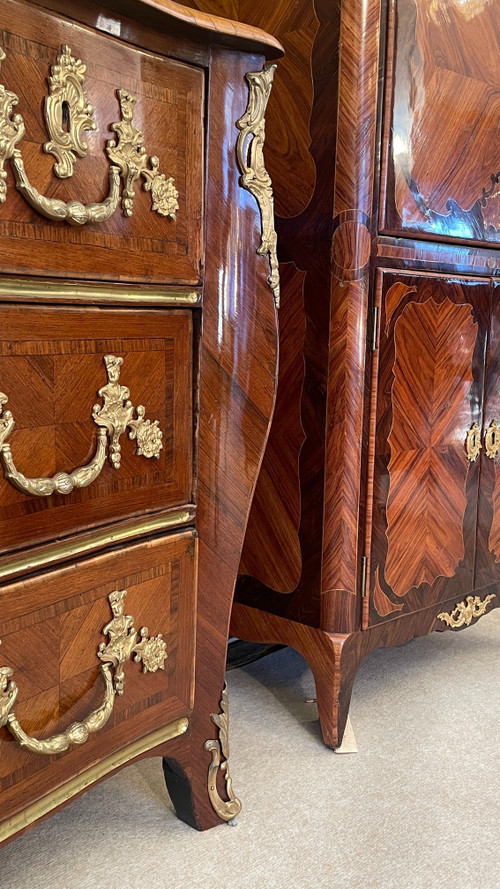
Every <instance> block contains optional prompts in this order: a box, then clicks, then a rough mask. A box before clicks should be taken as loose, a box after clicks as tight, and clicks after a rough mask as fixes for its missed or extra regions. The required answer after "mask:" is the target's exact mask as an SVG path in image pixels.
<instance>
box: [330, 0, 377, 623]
mask: <svg viewBox="0 0 500 889" xmlns="http://www.w3.org/2000/svg"><path fill="white" fill-rule="evenodd" d="M379 39H380V4H379V3H378V2H376V0H372V2H362V3H361V2H359V3H352V4H348V3H346V4H343V6H342V13H341V31H340V38H339V45H340V63H339V64H340V72H339V107H338V121H337V127H338V133H337V148H336V157H335V163H336V177H335V198H334V226H335V234H334V247H335V240H336V239H338V238H339V237H340V243H338V246H337V251H336V259H335V266H334V269H333V275H334V280H333V283H332V303H331V306H332V308H331V316H330V344H329V373H328V402H327V417H326V454H325V510H324V524H323V565H322V578H321V595H322V599H321V617H320V621H321V623H320V626H321V627H322V629H325V630H328V631H336V632H348V631H349V630H351V629H353V628H354V627H355V625H356V621H357V619H358V610H359V604H358V602H357V601H356V591H357V582H358V514H359V507H360V477H361V458H362V439H363V434H362V433H363V419H364V398H363V388H364V381H365V349H366V335H367V331H366V318H367V312H368V284H369V266H368V259H369V254H370V250H369V244H370V233H371V225H372V222H371V211H372V201H373V176H374V169H375V131H376V107H377V88H378V82H377V71H378V64H379V61H378V53H379ZM359 78H361V80H362V82H363V84H364V89H362V90H360V89H358V82H359Z"/></svg>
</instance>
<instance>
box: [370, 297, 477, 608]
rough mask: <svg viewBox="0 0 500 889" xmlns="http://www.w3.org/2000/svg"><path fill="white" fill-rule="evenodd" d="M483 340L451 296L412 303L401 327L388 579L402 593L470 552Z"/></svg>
mask: <svg viewBox="0 0 500 889" xmlns="http://www.w3.org/2000/svg"><path fill="white" fill-rule="evenodd" d="M476 339H477V323H476V324H475V323H474V319H473V317H472V313H471V307H470V306H467V305H464V306H456V305H454V304H453V303H452V302H451V301H450V300H449V299H445V300H443V302H441V303H440V304H437V303H435V302H434V300H432V299H429V300H427V301H426V302H425V303H420V304H417V303H414V302H411V303H409V304H407V305H406V307H405V309H404V310H403V312H402V313H401V314H400V316H399V318H398V320H397V322H396V325H395V330H394V340H395V343H394V345H395V360H394V367H393V375H394V383H393V387H392V397H391V401H392V427H391V431H390V433H389V445H390V448H391V459H390V462H389V466H388V469H389V476H390V485H389V496H388V498H387V541H388V548H387V559H386V564H385V578H386V580H387V583H388V584H389V586H391V587H392V589H393V591H394V592H395V594H396V595H397V596H404V595H405V594H406V593H407V592H408V590H409V589H410V588H411V587H413V586H415V587H418V586H420V585H421V584H422V583H428V584H432V583H433V582H434V581H435V580H436V578H437V577H440V576H445V577H453V575H454V573H455V570H456V568H457V565H458V563H459V562H460V561H461V560H462V559H463V557H464V553H465V549H464V540H463V532H462V524H463V520H464V515H465V509H466V505H467V499H466V491H465V489H466V481H467V474H468V462H467V456H466V453H465V450H464V445H463V439H464V436H465V434H466V430H467V428H468V422H467V420H468V418H464V406H465V409H467V407H468V401H469V397H470V392H471V384H472V381H473V376H472V358H473V354H474V348H475V344H476ZM464 419H465V421H466V422H465V424H464ZM416 528H418V535H416V536H415V537H414V538H413V542H412V544H411V545H410V546H408V541H409V540H410V539H411V537H412V533H414V529H416Z"/></svg>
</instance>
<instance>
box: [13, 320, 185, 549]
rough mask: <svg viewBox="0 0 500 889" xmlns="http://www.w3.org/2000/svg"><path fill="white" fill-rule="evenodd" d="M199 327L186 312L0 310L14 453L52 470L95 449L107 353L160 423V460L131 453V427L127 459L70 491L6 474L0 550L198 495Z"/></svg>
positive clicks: (24, 465) (27, 465)
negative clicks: (25, 487)
mask: <svg viewBox="0 0 500 889" xmlns="http://www.w3.org/2000/svg"><path fill="white" fill-rule="evenodd" d="M192 328H193V324H192V313H191V312H190V311H188V310H185V309H183V310H169V311H157V310H144V311H140V310H131V309H120V308H115V309H104V308H100V309H90V308H85V307H81V308H61V307H57V308H55V307H50V306H45V307H43V308H37V307H36V306H23V307H22V308H19V307H18V306H5V305H4V306H2V307H0V389H1V391H2V392H5V394H6V395H7V397H8V399H9V401H8V405H7V407H8V408H9V409H10V410H11V411H12V413H13V415H14V419H15V422H16V426H15V429H14V431H13V432H12V433H11V436H10V437H9V443H10V445H11V448H12V454H13V456H14V461H15V463H16V466H17V467H18V469H19V470H20V471H21V472H23V473H24V474H25V475H27V476H31V477H37V476H44V477H47V476H52V475H53V474H54V473H55V472H60V471H63V470H64V471H66V472H67V471H71V470H73V469H75V468H76V467H78V466H84V465H85V464H86V463H87V462H88V461H89V460H90V459H91V457H92V456H93V454H94V452H95V447H96V440H97V426H96V424H95V423H94V421H93V420H92V407H93V405H94V404H96V403H98V404H100V403H101V401H100V399H99V398H98V395H97V393H98V390H99V389H100V388H101V387H102V386H103V385H105V384H106V382H107V376H106V367H105V364H104V360H103V359H104V355H107V354H114V355H120V356H121V357H122V358H123V359H124V362H123V365H122V371H121V377H120V381H121V383H122V384H123V385H126V386H127V387H128V389H129V390H130V396H131V400H132V403H133V404H134V405H135V406H137V405H139V404H142V405H144V406H145V408H146V416H147V417H149V418H150V419H151V420H154V419H157V420H158V421H159V424H160V428H161V429H162V431H163V448H162V450H161V452H160V457H159V459H154V458H153V459H149V460H148V459H146V458H145V457H139V456H137V455H136V453H135V451H136V446H135V444H134V443H133V442H130V441H128V436H127V435H124V436H123V437H122V438H123V441H122V464H121V466H120V468H119V469H114V467H113V466H112V465H111V463H110V462H109V460H108V461H106V464H105V466H104V467H103V469H102V472H101V474H100V475H99V477H98V478H97V479H96V480H95V481H94V482H93V484H91V485H89V487H87V488H81V489H75V490H74V491H73V492H72V493H71V494H68V495H62V494H56V495H52V496H50V497H43V498H41V497H31V496H28V495H27V494H24V493H22V492H20V491H17V490H16V489H15V488H14V487H13V486H12V485H11V484H10V483H9V482H8V481H7V480H6V479H5V478H4V472H3V467H2V472H1V475H0V537H1V543H0V551H2V552H7V551H10V550H12V549H14V548H19V547H23V546H26V545H33V544H35V543H37V542H40V541H41V540H47V539H51V538H52V537H54V536H59V537H61V536H64V535H68V534H70V533H72V532H75V531H78V530H83V529H85V528H92V527H96V526H98V525H102V524H103V523H104V522H108V521H112V520H117V519H120V518H125V517H126V516H132V515H138V514H140V513H141V512H144V511H146V512H149V511H152V510H155V509H156V510H159V509H164V508H165V507H166V506H169V505H171V506H173V505H178V504H184V503H188V502H191V501H192V499H193V472H192V461H193V404H192V402H193V360H194V359H193V330H192Z"/></svg>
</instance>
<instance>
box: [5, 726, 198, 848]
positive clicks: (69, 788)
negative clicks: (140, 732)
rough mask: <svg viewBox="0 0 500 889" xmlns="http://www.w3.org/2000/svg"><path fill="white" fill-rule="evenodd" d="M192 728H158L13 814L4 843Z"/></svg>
mask: <svg viewBox="0 0 500 889" xmlns="http://www.w3.org/2000/svg"><path fill="white" fill-rule="evenodd" d="M188 727H189V722H188V720H187V719H186V718H185V717H183V718H182V719H177V720H176V721H175V722H171V723H170V724H169V725H167V726H164V727H163V728H160V729H156V731H154V732H151V734H149V735H146V736H145V737H144V738H139V739H138V740H137V741H134V742H133V743H132V744H129V745H128V746H127V747H124V748H123V749H122V750H119V751H118V752H117V753H113V754H111V755H110V756H107V757H106V759H103V760H102V761H101V762H98V763H96V765H94V766H92V767H91V768H89V769H87V770H86V771H85V772H83V773H82V774H81V775H77V776H76V777H75V778H72V779H71V780H70V781H67V782H66V783H65V784H62V785H61V787H58V788H57V790H54V791H53V792H52V793H50V794H48V795H47V796H46V797H44V799H41V800H39V801H38V802H36V803H33V804H32V805H31V806H28V807H27V808H26V809H24V810H23V811H22V812H18V813H17V814H16V815H13V816H12V818H9V819H8V820H7V821H6V822H5V823H4V824H1V825H0V843H3V842H4V840H7V839H8V838H9V837H10V836H12V834H14V833H17V832H18V831H19V830H23V829H24V828H25V827H29V826H30V825H31V824H33V823H34V822H35V821H38V819H39V818H43V816H44V815H48V814H49V812H51V811H52V810H53V809H55V808H57V807H58V806H61V805H62V804H63V803H66V802H67V801H68V800H70V799H71V798H72V797H73V796H76V794H77V793H81V792H82V791H83V790H86V789H87V788H88V787H90V786H91V785H92V784H95V782H96V781H99V780H100V779H101V778H104V776H105V775H107V774H109V772H112V771H114V770H115V769H117V768H119V767H120V766H122V765H125V763H127V762H129V761H130V760H131V759H134V758H135V757H136V756H140V755H141V754H142V753H147V752H148V751H149V750H152V749H153V748H154V747H158V745H159V744H163V743H165V742H166V741H170V740H172V738H177V737H179V735H182V734H184V732H186V731H187V729H188Z"/></svg>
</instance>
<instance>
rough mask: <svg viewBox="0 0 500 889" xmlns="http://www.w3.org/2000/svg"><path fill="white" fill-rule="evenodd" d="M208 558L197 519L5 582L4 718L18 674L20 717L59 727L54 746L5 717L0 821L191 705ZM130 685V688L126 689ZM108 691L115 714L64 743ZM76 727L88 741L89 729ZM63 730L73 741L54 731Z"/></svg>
mask: <svg viewBox="0 0 500 889" xmlns="http://www.w3.org/2000/svg"><path fill="white" fill-rule="evenodd" d="M196 566H197V539H196V537H195V534H194V532H193V531H186V532H184V533H182V534H177V535H173V536H169V537H168V536H165V537H162V538H159V539H155V540H153V541H149V542H147V543H140V544H135V545H129V546H127V547H124V548H121V549H116V550H115V551H113V552H110V553H107V554H104V555H101V556H98V557H95V558H92V559H88V560H86V561H81V562H80V563H77V564H73V565H71V566H67V567H64V568H61V569H59V570H57V571H52V572H48V573H46V574H45V575H42V576H37V577H33V578H32V579H29V580H25V581H24V582H18V583H15V584H10V585H8V586H3V587H1V588H0V639H1V640H2V644H1V646H0V668H2V669H1V670H0V722H2V715H3V717H4V719H3V721H4V722H5V716H6V713H7V711H8V709H9V708H8V695H9V692H11V691H12V686H11V685H10V684H9V683H15V684H16V686H17V689H18V693H17V699H16V700H15V703H14V705H13V707H12V709H11V710H10V714H12V713H14V716H15V718H16V720H17V722H16V725H18V726H19V727H20V730H21V731H22V732H24V733H25V734H26V735H27V736H28V737H29V739H36V740H40V739H49V741H50V739H52V741H50V743H49V745H48V746H49V750H46V752H43V753H41V752H38V751H36V752H35V751H34V750H32V749H31V746H29V745H32V743H33V741H32V740H30V741H29V745H28V747H26V748H23V747H22V746H20V744H19V742H18V739H17V738H16V737H15V736H14V735H13V734H12V733H11V731H9V730H8V729H7V728H6V727H5V726H4V727H3V728H0V739H1V743H0V813H1V816H0V822H3V821H5V819H7V818H9V817H11V816H12V814H13V813H14V812H15V811H18V810H19V809H23V808H26V807H27V806H29V805H31V804H32V803H33V802H34V801H35V800H37V799H40V798H41V797H43V796H44V795H46V794H47V793H49V792H50V791H51V790H53V788H54V787H58V786H60V785H61V784H63V783H64V782H68V781H71V780H72V779H73V778H74V776H75V775H77V774H80V773H81V772H82V771H84V770H85V769H87V768H88V767H89V766H91V765H93V764H94V763H95V762H96V761H97V760H99V761H103V760H104V759H105V758H106V757H107V756H108V755H110V754H112V753H114V752H116V751H118V750H122V749H123V748H125V747H127V746H128V745H130V744H132V743H135V742H136V741H137V739H138V738H143V737H145V736H148V737H149V736H150V735H151V733H153V732H157V730H158V729H159V728H160V727H166V726H169V725H170V724H171V723H172V722H173V721H175V720H178V719H179V718H181V717H185V716H188V714H189V711H190V709H191V707H192V695H193V682H194V638H195V609H196ZM123 590H125V591H126V594H125V595H123ZM112 606H113V608H114V612H113V610H112ZM142 628H145V629H144V630H143V631H142V632H141V629H142ZM160 635H161V638H157V637H159V636H160ZM163 643H164V644H163ZM120 650H121V651H122V652H123V653H124V654H123V657H122V661H123V662H122V663H118V662H117V652H119V651H120ZM99 653H100V654H99ZM138 656H140V662H136V660H137V657H138ZM165 656H166V657H165ZM113 657H115V661H114V662H113V663H112V661H113ZM105 668H106V669H107V670H108V674H109V676H110V680H109V682H107V681H106V679H105V677H104V673H103V670H104V669H105ZM10 671H12V672H10ZM120 671H122V673H123V677H122V678H121V679H120V675H119V674H120ZM118 687H119V690H120V691H121V692H122V693H119V694H114V693H113V690H114V689H116V688H118ZM110 688H111V691H110ZM104 702H106V705H107V708H108V709H107V712H106V716H107V721H105V723H104V724H103V725H99V724H97V723H99V718H98V717H95V716H94V717H93V722H92V719H91V720H90V722H91V723H92V725H93V729H92V728H91V729H90V733H89V734H88V738H87V740H84V742H83V743H80V744H79V745H78V744H70V745H69V747H68V749H64V747H65V741H64V738H65V737H66V738H67V736H64V734H63V733H64V732H65V731H66V730H67V729H68V726H70V725H71V724H72V723H80V724H81V725H84V721H85V720H87V721H88V720H89V717H90V715H91V714H93V713H94V714H95V713H96V712H99V708H101V707H102V706H103V704H104ZM73 733H74V736H75V737H76V736H78V738H79V740H80V741H81V740H82V737H84V735H85V730H84V729H82V728H80V729H78V728H76V729H75V728H73ZM58 734H63V741H61V740H60V739H59V741H58V742H55V741H54V740H53V738H54V736H57V735H58ZM122 759H123V757H122ZM82 786H83V785H82ZM2 838H3V837H2V832H1V828H0V839H2Z"/></svg>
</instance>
